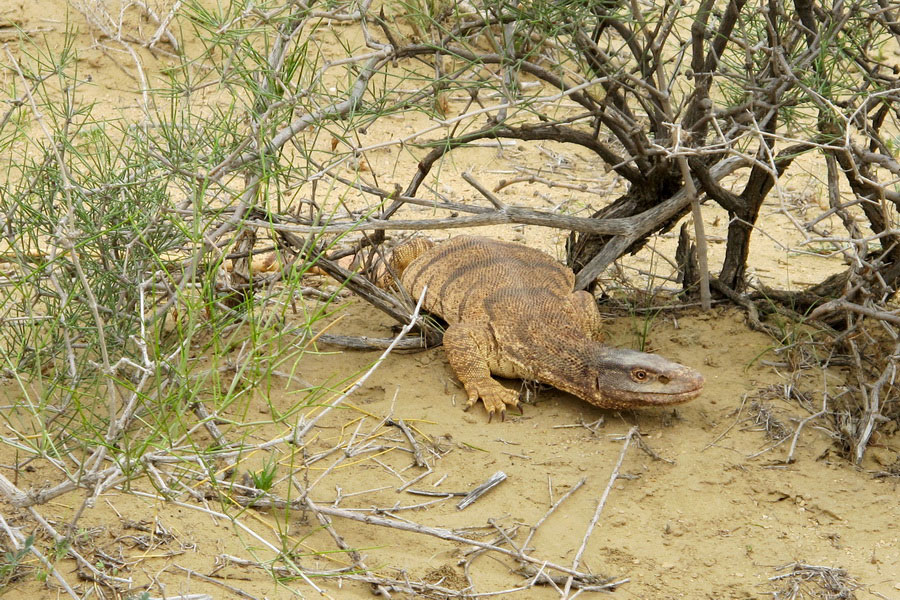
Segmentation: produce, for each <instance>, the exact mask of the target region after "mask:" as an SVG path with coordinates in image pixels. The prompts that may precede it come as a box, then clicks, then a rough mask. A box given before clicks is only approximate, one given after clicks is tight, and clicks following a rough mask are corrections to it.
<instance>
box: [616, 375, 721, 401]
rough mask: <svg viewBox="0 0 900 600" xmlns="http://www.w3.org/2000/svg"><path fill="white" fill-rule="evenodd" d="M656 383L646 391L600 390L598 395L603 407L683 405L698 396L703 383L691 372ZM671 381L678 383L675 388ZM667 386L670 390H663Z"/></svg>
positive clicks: (661, 377)
mask: <svg viewBox="0 0 900 600" xmlns="http://www.w3.org/2000/svg"><path fill="white" fill-rule="evenodd" d="M657 381H658V384H657V385H653V384H649V385H648V386H647V389H640V388H639V387H638V388H633V389H622V388H618V389H608V390H601V391H600V395H601V396H602V398H603V405H607V406H612V405H615V407H616V408H634V407H641V406H646V407H652V406H670V405H674V404H684V403H685V402H689V401H690V400H693V399H694V398H696V397H697V396H699V395H700V392H702V391H703V384H704V383H705V382H704V379H703V375H701V374H700V373H699V372H697V371H693V370H691V371H689V372H681V373H678V374H677V375H675V374H673V375H672V376H668V377H663V376H659V377H658V379H657ZM673 381H678V385H677V386H675V385H674V384H673V383H672V382H673ZM659 384H662V385H659ZM667 386H670V387H671V389H665V388H666V387H667ZM654 388H655V389H654ZM660 388H662V389H660Z"/></svg>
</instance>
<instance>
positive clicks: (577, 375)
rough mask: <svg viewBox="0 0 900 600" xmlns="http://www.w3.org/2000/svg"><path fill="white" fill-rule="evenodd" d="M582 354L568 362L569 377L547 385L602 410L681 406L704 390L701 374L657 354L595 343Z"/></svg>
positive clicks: (566, 376)
mask: <svg viewBox="0 0 900 600" xmlns="http://www.w3.org/2000/svg"><path fill="white" fill-rule="evenodd" d="M580 350H581V351H580V352H579V353H578V356H577V357H576V356H571V358H572V360H570V361H566V362H568V363H569V364H568V365H567V368H565V369H564V370H565V371H568V373H566V374H564V375H563V377H562V378H559V377H553V379H555V381H547V383H550V384H551V385H553V386H554V387H557V388H559V389H561V390H563V391H566V392H569V393H570V394H574V395H575V396H578V397H579V398H581V399H582V400H585V401H586V402H590V403H591V404H593V405H595V406H599V407H601V408H613V409H627V408H641V407H650V406H668V405H671V404H681V403H683V402H687V401H689V400H692V399H694V398H696V397H697V396H698V395H699V394H700V392H701V391H702V390H703V383H704V382H703V375H701V374H700V373H699V372H698V371H696V370H694V369H692V368H690V367H686V366H684V365H680V364H678V363H676V362H672V361H670V360H667V359H665V358H663V357H661V356H658V355H656V354H648V353H646V352H638V351H636V350H627V349H623V348H613V347H610V346H606V345H604V344H600V343H596V342H595V343H591V344H590V345H589V346H588V347H587V348H581V349H580ZM560 374H562V373H559V372H557V375H560Z"/></svg>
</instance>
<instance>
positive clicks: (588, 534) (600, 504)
mask: <svg viewBox="0 0 900 600" xmlns="http://www.w3.org/2000/svg"><path fill="white" fill-rule="evenodd" d="M637 432H638V428H637V427H632V428H631V429H629V430H628V433H627V434H625V443H624V444H622V450H621V452H619V460H617V461H616V465H615V467H613V470H612V473H610V475H609V483H608V484H606V489H605V490H603V495H601V496H600V500H599V501H598V502H597V509H596V510H595V511H594V516H593V517H592V518H591V522H590V523H589V524H588V528H587V531H585V532H584V539H583V540H582V541H581V546H580V547H579V548H578V552H576V553H575V559H574V560H573V561H572V570H573V571H576V570H577V569H578V564H579V563H580V562H581V557H582V555H583V554H584V551H585V549H586V548H587V544H588V540H589V539H590V538H591V533H593V531H594V527H595V526H596V525H597V521H599V520H600V513H601V512H603V507H604V506H606V499H607V498H608V497H609V492H610V490H611V489H612V486H613V484H615V482H616V479H617V478H618V477H619V468H621V466H622V462H623V461H624V460H625V453H626V452H627V451H628V446H629V444H631V439H632V438H633V437H634V436H635V434H636V433H637ZM573 579H574V577H572V576H570V577H569V578H568V579H567V580H566V587H565V588H564V589H563V596H562V597H563V598H568V597H569V590H571V589H572V580H573Z"/></svg>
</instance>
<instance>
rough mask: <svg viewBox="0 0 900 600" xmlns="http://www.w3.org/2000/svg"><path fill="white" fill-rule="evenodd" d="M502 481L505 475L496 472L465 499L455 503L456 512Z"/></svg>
mask: <svg viewBox="0 0 900 600" xmlns="http://www.w3.org/2000/svg"><path fill="white" fill-rule="evenodd" d="M504 481H506V473H504V472H503V471H497V472H496V473H494V474H493V475H491V476H490V477H489V478H488V480H487V481H485V482H484V483H482V484H481V485H479V486H478V487H476V488H475V489H474V490H472V491H471V492H469V493H468V494H466V497H465V498H463V499H462V500H460V501H459V502H458V503H457V505H456V508H457V509H458V510H463V509H464V508H466V507H467V506H469V505H470V504H472V503H473V502H475V501H476V500H478V499H479V498H481V497H482V496H484V495H485V494H487V493H488V492H489V491H491V490H492V489H494V488H495V487H497V486H498V485H500V484H501V483H503V482H504Z"/></svg>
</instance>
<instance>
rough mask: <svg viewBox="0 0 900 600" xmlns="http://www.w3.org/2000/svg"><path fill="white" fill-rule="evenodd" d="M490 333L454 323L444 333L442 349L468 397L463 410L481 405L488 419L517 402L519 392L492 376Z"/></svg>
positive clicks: (478, 327) (464, 324)
mask: <svg viewBox="0 0 900 600" xmlns="http://www.w3.org/2000/svg"><path fill="white" fill-rule="evenodd" d="M492 342H493V341H492V339H491V332H490V331H489V330H488V328H487V327H485V326H484V325H469V324H466V323H455V324H453V325H451V326H450V327H449V328H448V329H447V331H446V332H444V351H445V352H446V353H447V360H448V361H449V362H450V367H451V368H452V369H453V371H454V372H455V373H456V377H457V378H458V379H459V381H460V382H461V383H462V384H463V387H464V388H465V390H466V395H467V396H468V401H467V402H466V410H468V409H469V408H471V407H472V406H474V405H475V404H477V403H478V400H481V402H482V403H483V404H484V408H485V410H487V413H488V418H489V419H492V418H493V416H494V414H495V413H499V414H500V418H501V419H502V418H504V417H505V416H506V407H507V406H512V407H516V406H518V405H519V392H518V391H516V390H511V389H508V388H506V387H503V386H502V385H501V384H500V383H499V382H498V381H497V380H496V379H494V378H493V377H491V368H490V364H491V363H490V360H489V358H488V357H489V356H490V353H491V351H492V348H493V343H492Z"/></svg>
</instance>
